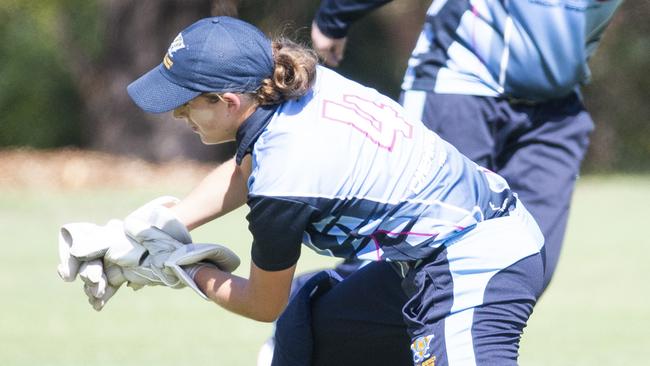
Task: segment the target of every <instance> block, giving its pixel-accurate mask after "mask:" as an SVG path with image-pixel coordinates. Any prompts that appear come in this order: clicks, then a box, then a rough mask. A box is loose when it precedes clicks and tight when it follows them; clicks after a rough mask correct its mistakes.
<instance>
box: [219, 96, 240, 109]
mask: <svg viewBox="0 0 650 366" xmlns="http://www.w3.org/2000/svg"><path fill="white" fill-rule="evenodd" d="M221 97H222V98H223V100H224V102H226V103H228V111H230V112H236V111H238V110H239V109H240V108H241V106H242V100H241V96H239V95H237V94H235V93H224V94H222V95H221Z"/></svg>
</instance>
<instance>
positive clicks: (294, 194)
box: [250, 192, 474, 215]
mask: <svg viewBox="0 0 650 366" xmlns="http://www.w3.org/2000/svg"><path fill="white" fill-rule="evenodd" d="M250 194H251V195H256V196H268V197H306V198H326V199H332V200H333V199H339V200H349V199H359V200H366V201H372V202H377V203H384V204H389V205H397V204H400V203H418V204H425V205H438V206H442V207H445V208H448V209H451V210H455V211H457V212H460V213H463V214H465V215H468V214H471V213H472V212H473V211H474V210H472V211H470V210H467V209H464V208H461V207H458V206H454V205H450V204H448V203H445V202H442V201H440V200H424V199H414V198H408V199H405V200H399V199H397V200H381V199H378V198H369V197H365V196H355V195H349V196H338V195H327V194H318V193H303V192H263V193H259V192H251V193H250Z"/></svg>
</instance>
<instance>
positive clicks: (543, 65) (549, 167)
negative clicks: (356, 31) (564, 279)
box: [312, 0, 621, 287]
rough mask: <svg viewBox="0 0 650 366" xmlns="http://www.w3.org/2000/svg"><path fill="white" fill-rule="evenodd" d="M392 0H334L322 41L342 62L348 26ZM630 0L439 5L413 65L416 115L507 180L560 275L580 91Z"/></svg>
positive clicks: (406, 91)
mask: <svg viewBox="0 0 650 366" xmlns="http://www.w3.org/2000/svg"><path fill="white" fill-rule="evenodd" d="M388 2H390V0H323V1H322V3H321V6H320V9H319V10H318V12H317V13H316V16H315V19H314V22H313V26H312V40H313V44H314V48H315V49H316V50H317V51H318V52H319V54H320V55H321V56H322V58H323V59H324V60H325V62H326V63H327V64H329V65H331V66H336V65H338V63H339V62H340V61H341V59H342V57H343V52H344V49H345V44H346V35H347V32H348V30H349V27H350V26H351V25H352V24H353V23H354V22H355V21H356V20H357V19H359V18H361V17H362V16H363V15H364V14H366V13H368V12H370V11H371V10H372V9H375V8H377V7H379V6H381V5H383V4H386V3H388ZM620 4H621V0H580V1H572V2H566V1H555V2H539V1H533V0H506V1H500V0H499V1H498V0H472V1H434V2H433V3H432V4H431V6H430V8H429V10H428V11H427V14H426V18H425V23H424V26H423V29H422V33H421V34H420V36H419V38H418V40H417V44H416V46H415V48H414V50H413V53H412V55H411V58H410V59H409V61H408V68H407V70H406V73H405V76H404V82H403V84H402V90H403V93H402V97H401V102H402V104H403V105H404V106H405V108H406V111H407V113H409V115H410V117H411V118H412V119H421V120H422V121H423V122H424V123H425V124H426V125H427V126H428V127H429V128H431V129H432V130H434V131H436V132H437V133H438V134H439V135H440V136H441V137H442V138H444V139H445V140H447V141H448V142H450V143H451V144H452V145H454V146H455V147H457V148H458V149H459V150H460V151H461V152H462V153H463V154H465V155H466V156H468V157H469V158H471V159H472V160H474V161H475V162H477V163H478V164H480V165H482V166H485V167H487V168H489V169H491V170H493V171H495V172H497V173H499V174H500V175H502V176H503V177H504V178H505V179H506V180H507V181H508V183H509V184H510V185H511V187H512V188H513V190H514V191H515V192H517V193H518V194H519V198H520V199H521V200H522V201H523V202H525V203H526V206H527V207H528V209H529V210H530V212H531V213H532V215H533V216H534V217H535V219H536V220H537V222H538V223H539V225H540V227H541V229H542V232H543V233H544V237H545V240H546V242H545V247H546V273H545V287H546V286H547V285H548V283H549V282H550V280H551V277H552V275H553V272H554V271H555V268H556V265H557V262H558V259H559V255H560V250H561V246H562V241H563V238H564V232H565V229H566V223H567V219H568V213H569V206H570V201H571V195H572V193H573V188H574V185H575V180H576V178H577V176H578V173H579V169H580V163H581V161H582V159H583V157H584V155H585V152H586V150H587V147H588V144H589V134H590V133H591V131H592V129H593V123H592V120H591V117H590V116H589V114H588V112H587V111H586V110H585V108H584V105H583V103H582V100H581V97H580V91H579V88H580V86H581V85H582V84H584V83H586V82H588V80H589V67H588V65H587V62H588V60H589V58H590V57H591V55H592V54H593V53H594V51H595V50H596V48H597V46H598V44H599V42H600V39H601V37H602V34H603V32H604V31H605V28H606V27H607V24H608V23H609V21H610V20H611V18H612V16H613V14H614V12H615V11H616V9H617V8H618V6H619V5H620Z"/></svg>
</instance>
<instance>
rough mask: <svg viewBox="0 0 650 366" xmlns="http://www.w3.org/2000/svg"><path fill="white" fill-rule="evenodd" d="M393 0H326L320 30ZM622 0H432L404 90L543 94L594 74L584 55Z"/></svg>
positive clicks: (340, 26)
mask: <svg viewBox="0 0 650 366" xmlns="http://www.w3.org/2000/svg"><path fill="white" fill-rule="evenodd" d="M389 1H390V0H324V1H323V2H322V3H321V7H320V9H319V11H318V14H317V15H316V22H317V24H318V26H319V28H320V29H321V30H322V31H323V33H325V34H327V35H329V36H332V37H335V38H340V37H343V36H345V35H346V33H347V29H348V28H349V26H350V24H351V23H352V22H354V21H356V20H357V19H358V18H360V17H361V16H362V15H363V14H365V13H367V12H368V11H370V10H371V9H374V8H376V7H378V6H381V5H383V4H385V3H387V2H389ZM621 2H622V0H434V1H433V3H432V4H431V6H430V8H429V10H428V11H427V15H426V19H425V22H424V26H423V30H422V33H421V34H420V36H419V38H418V41H417V44H416V46H415V48H414V50H413V54H412V56H411V58H410V59H409V62H408V68H407V71H406V74H405V76H404V83H403V84H402V89H404V90H425V91H434V92H436V93H439V94H468V95H480V96H491V97H495V96H508V97H514V98H522V99H527V100H546V99H553V98H559V97H563V96H566V95H567V94H569V93H570V92H572V91H575V90H576V89H577V88H578V87H579V86H580V85H581V84H584V83H586V82H587V81H588V80H589V77H590V72H589V67H588V65H587V62H588V61H589V58H590V57H591V56H592V54H593V53H594V51H595V50H596V48H597V46H598V43H599V42H600V40H601V37H602V34H603V32H604V30H605V28H606V26H607V24H608V23H609V21H610V20H611V18H612V16H613V14H614V12H615V11H616V9H617V8H618V6H619V5H620V4H621Z"/></svg>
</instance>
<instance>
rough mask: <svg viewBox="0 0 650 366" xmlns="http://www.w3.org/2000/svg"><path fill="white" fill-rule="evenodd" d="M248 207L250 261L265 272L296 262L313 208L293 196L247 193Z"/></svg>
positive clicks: (280, 268) (315, 210)
mask: <svg viewBox="0 0 650 366" xmlns="http://www.w3.org/2000/svg"><path fill="white" fill-rule="evenodd" d="M248 206H249V207H250V213H249V214H248V215H247V216H246V219H247V220H248V228H249V230H250V232H251V234H253V246H252V248H251V259H252V261H253V263H255V265H256V266H258V267H259V268H261V269H263V270H265V271H280V270H283V269H287V268H289V267H291V266H292V265H294V264H296V262H297V261H298V258H299V257H300V247H301V244H302V237H303V233H304V232H305V229H306V228H307V225H309V223H310V222H311V221H312V217H314V215H315V214H316V213H317V209H316V208H314V207H312V206H310V205H308V204H306V203H304V202H300V201H298V200H295V199H291V198H284V197H280V198H278V197H267V196H250V197H249V199H248Z"/></svg>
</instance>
